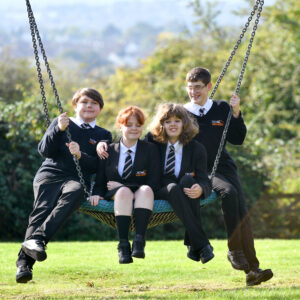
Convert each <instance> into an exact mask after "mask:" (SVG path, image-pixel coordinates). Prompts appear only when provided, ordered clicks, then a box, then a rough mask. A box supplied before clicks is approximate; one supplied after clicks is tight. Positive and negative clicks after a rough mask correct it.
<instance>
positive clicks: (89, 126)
mask: <svg viewBox="0 0 300 300" xmlns="http://www.w3.org/2000/svg"><path fill="white" fill-rule="evenodd" d="M81 128H83V129H91V128H92V126H91V125H90V124H89V123H82V124H81Z"/></svg>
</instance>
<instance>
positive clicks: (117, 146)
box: [111, 141, 121, 179]
mask: <svg viewBox="0 0 300 300" xmlns="http://www.w3.org/2000/svg"><path fill="white" fill-rule="evenodd" d="M119 158H120V141H119V142H118V143H115V145H114V151H113V153H112V158H111V160H112V165H113V166H114V167H113V170H112V172H113V175H114V176H117V177H118V178H120V179H121V176H120V174H119V172H118V165H119Z"/></svg>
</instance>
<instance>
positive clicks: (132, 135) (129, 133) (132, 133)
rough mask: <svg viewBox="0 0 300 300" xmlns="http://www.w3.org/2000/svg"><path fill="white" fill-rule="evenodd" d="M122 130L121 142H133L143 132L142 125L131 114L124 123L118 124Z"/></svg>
mask: <svg viewBox="0 0 300 300" xmlns="http://www.w3.org/2000/svg"><path fill="white" fill-rule="evenodd" d="M120 130H121V132H122V139H123V142H125V141H129V142H130V143H132V142H135V141H137V140H138V139H139V137H140V136H141V134H142V132H143V125H141V124H140V122H139V121H138V120H137V118H136V117H135V116H134V115H132V116H131V117H130V118H129V119H128V121H127V123H126V124H122V125H121V126H120Z"/></svg>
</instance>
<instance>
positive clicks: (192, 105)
mask: <svg viewBox="0 0 300 300" xmlns="http://www.w3.org/2000/svg"><path fill="white" fill-rule="evenodd" d="M212 105H213V101H212V100H211V99H209V98H207V101H206V102H205V104H204V105H203V106H201V105H199V104H196V103H192V102H188V103H186V104H185V105H184V108H185V109H187V110H188V111H189V112H191V113H193V114H194V115H197V116H199V115H200V114H199V109H200V108H204V115H206V114H207V113H208V111H209V110H210V109H211V107H212Z"/></svg>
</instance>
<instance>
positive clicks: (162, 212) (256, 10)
mask: <svg viewBox="0 0 300 300" xmlns="http://www.w3.org/2000/svg"><path fill="white" fill-rule="evenodd" d="M26 5H27V13H28V20H29V25H30V32H31V37H32V45H33V51H34V56H35V61H36V68H37V75H38V80H39V83H40V90H41V96H42V101H43V107H44V113H45V117H46V122H47V126H49V125H50V123H51V121H50V117H49V112H48V105H47V99H46V94H45V89H44V80H43V76H42V71H41V65H40V59H39V51H38V46H39V48H40V52H41V55H42V57H43V60H44V63H45V67H46V70H47V74H48V77H49V80H50V83H51V86H52V90H53V93H54V96H55V99H56V102H57V106H58V109H59V112H60V113H61V114H62V113H63V108H62V105H61V101H60V99H59V95H58V92H57V89H56V86H55V82H54V78H53V76H52V72H51V69H50V65H49V63H48V59H47V55H46V52H45V49H44V45H43V43H42V39H41V37H40V34H39V30H38V27H37V24H36V21H35V17H34V14H33V11H32V8H31V5H30V0H26ZM263 5H264V1H263V0H256V2H255V4H254V6H253V8H252V11H251V13H250V15H249V17H248V20H247V22H246V23H245V25H244V27H243V29H242V32H241V34H240V36H239V38H238V39H237V41H236V43H235V45H234V47H233V50H232V51H231V53H230V56H229V58H228V59H227V61H226V64H225V66H224V68H223V70H222V72H221V74H220V76H219V77H218V80H217V82H216V84H215V86H214V88H213V90H212V92H211V95H210V99H213V97H214V95H215V93H216V91H217V89H218V86H219V84H220V83H221V81H222V79H223V77H224V75H225V73H226V71H227V69H228V67H229V65H230V63H231V61H232V59H233V57H234V55H235V53H236V50H237V49H238V47H239V45H240V44H241V41H242V39H243V38H244V36H245V33H246V32H247V30H248V28H249V25H250V23H251V21H252V19H253V17H254V16H255V15H256V18H255V22H254V23H255V24H254V26H253V28H252V32H251V37H250V39H249V43H248V48H247V51H246V54H245V57H244V60H243V64H242V68H241V71H240V75H239V78H238V82H237V85H236V89H235V94H239V90H240V86H241V83H242V80H243V76H244V73H245V70H246V65H247V61H248V58H249V55H250V51H251V48H252V44H253V40H254V37H255V33H256V30H257V27H258V23H259V20H260V16H261V12H262V9H263ZM231 117H232V108H230V110H229V113H228V116H227V119H226V123H225V126H224V130H223V134H222V137H221V140H220V144H219V148H218V152H217V154H216V158H215V161H214V166H213V169H212V172H211V175H210V179H211V181H212V180H213V178H214V176H215V173H216V170H217V167H218V164H219V159H220V156H221V153H222V150H223V147H224V143H225V140H226V135H227V131H228V127H229V124H230V120H231ZM66 134H67V139H68V141H69V142H71V141H72V137H71V134H70V131H69V129H68V128H67V130H66ZM73 159H74V163H75V165H76V169H77V173H78V177H79V180H80V183H81V185H82V186H83V189H84V191H85V194H86V196H87V199H88V197H90V196H91V195H92V187H91V188H90V189H88V188H87V185H86V183H85V181H84V178H83V175H82V172H81V169H80V166H79V162H78V160H77V158H76V157H75V156H74V157H73ZM91 186H93V184H91ZM217 199H218V197H217V194H216V192H215V191H213V190H212V193H211V195H210V196H209V197H208V198H206V199H203V200H201V202H200V205H201V206H205V205H207V204H210V203H213V202H215V201H216V200H217ZM113 205H114V204H113V201H107V200H101V201H99V205H98V206H91V205H90V203H89V201H85V202H84V203H83V204H82V205H81V207H80V209H79V211H81V212H83V213H86V214H88V215H91V216H93V217H94V218H96V219H98V220H99V221H101V222H103V223H105V224H107V225H109V226H111V227H113V228H116V222H115V216H114V207H113ZM177 219H178V218H177V216H176V215H175V213H174V212H173V209H172V207H171V205H170V204H169V202H168V201H166V200H154V207H153V214H152V216H151V219H150V222H149V224H148V228H151V227H154V226H156V225H159V224H164V223H170V222H174V221H176V220H177ZM130 229H131V230H134V220H132V221H131V228H130Z"/></svg>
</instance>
